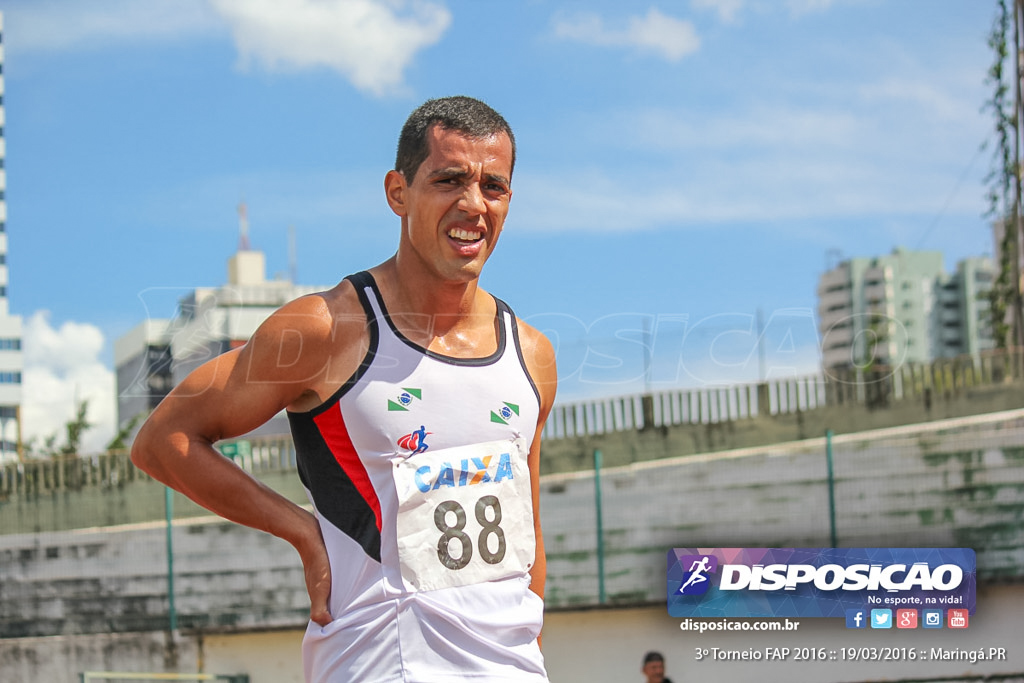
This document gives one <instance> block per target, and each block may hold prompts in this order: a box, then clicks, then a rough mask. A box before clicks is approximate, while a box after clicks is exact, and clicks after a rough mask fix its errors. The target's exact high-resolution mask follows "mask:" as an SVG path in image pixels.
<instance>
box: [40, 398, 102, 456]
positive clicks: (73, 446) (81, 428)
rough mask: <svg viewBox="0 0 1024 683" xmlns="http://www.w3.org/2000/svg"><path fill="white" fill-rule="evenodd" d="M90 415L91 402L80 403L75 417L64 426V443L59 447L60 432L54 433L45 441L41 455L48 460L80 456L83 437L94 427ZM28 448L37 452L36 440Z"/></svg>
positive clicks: (41, 448)
mask: <svg viewBox="0 0 1024 683" xmlns="http://www.w3.org/2000/svg"><path fill="white" fill-rule="evenodd" d="M88 413H89V401H88V400H86V401H80V402H79V404H78V408H77V409H76V411H75V416H74V417H73V418H71V419H70V420H68V421H67V422H66V423H65V424H64V443H63V444H61V445H60V446H58V445H57V435H58V432H54V433H53V434H50V435H49V436H47V437H46V438H44V439H43V444H42V446H41V447H40V449H39V454H40V455H42V456H44V457H48V458H56V457H62V456H71V455H75V456H77V455H79V454H80V453H81V452H82V435H83V434H85V432H86V431H87V430H89V429H91V428H92V427H93V424H92V423H91V422H89V419H88V417H87V416H88ZM26 447H27V450H30V451H32V450H35V440H34V439H32V440H30V441H29V442H28V443H27V444H26Z"/></svg>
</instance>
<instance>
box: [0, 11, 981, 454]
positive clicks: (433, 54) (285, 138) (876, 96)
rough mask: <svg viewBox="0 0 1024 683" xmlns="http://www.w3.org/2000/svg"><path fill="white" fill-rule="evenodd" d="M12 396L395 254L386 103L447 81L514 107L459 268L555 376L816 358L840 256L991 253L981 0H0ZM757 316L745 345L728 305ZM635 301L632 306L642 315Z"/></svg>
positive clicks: (728, 373) (68, 387)
mask: <svg viewBox="0 0 1024 683" xmlns="http://www.w3.org/2000/svg"><path fill="white" fill-rule="evenodd" d="M0 11H2V12H3V14H4V31H3V47H4V53H5V63H4V72H3V74H4V80H5V93H4V106H5V109H6V122H5V125H4V137H5V139H6V142H7V159H6V173H7V193H6V194H7V201H8V214H9V217H8V236H9V252H10V253H9V269H10V287H9V292H10V300H11V308H12V311H13V312H14V313H16V314H20V315H22V316H24V317H25V320H26V341H25V344H26V351H25V353H26V364H27V367H26V376H25V393H26V404H27V405H26V422H31V424H28V425H27V426H28V427H29V430H30V433H32V432H35V433H40V434H42V433H49V432H50V431H53V429H55V428H56V427H55V426H53V425H56V426H59V424H60V423H61V422H62V421H63V420H65V419H67V417H68V416H69V414H70V405H71V401H72V400H73V397H74V396H78V397H79V398H82V397H88V398H90V400H91V402H92V405H94V406H95V408H94V415H95V416H96V419H97V420H98V421H99V422H100V423H101V426H100V427H98V428H97V430H95V436H94V439H96V440H97V441H98V440H99V439H100V438H101V437H102V436H103V435H104V434H105V433H106V430H107V429H108V427H107V426H105V425H108V424H109V423H112V415H113V405H112V403H113V389H112V382H113V380H112V375H111V374H110V367H111V365H112V356H113V354H112V350H111V349H112V344H113V340H114V339H115V338H116V337H117V336H119V335H120V334H122V333H124V332H125V331H127V330H128V329H130V328H131V327H133V326H134V325H136V324H137V323H139V322H140V321H142V320H143V319H144V318H145V317H146V316H147V315H150V316H154V317H170V316H172V315H173V313H174V303H175V301H176V298H177V296H179V295H181V294H182V293H184V292H185V291H187V290H189V289H191V288H194V287H196V286H216V285H219V284H222V283H223V282H224V280H225V278H226V260H227V258H228V257H229V256H230V254H231V253H232V252H233V251H234V249H235V247H236V245H237V240H238V229H237V226H238V220H237V206H238V204H239V202H241V201H243V200H244V202H245V203H246V204H247V205H248V213H249V220H250V226H251V241H252V243H253V246H254V247H255V248H258V249H261V250H262V251H264V252H266V254H267V260H268V270H269V271H270V272H271V273H272V274H273V273H286V272H287V271H288V257H287V252H288V248H287V244H288V236H287V235H288V227H289V226H294V229H295V235H296V243H297V256H298V259H297V262H298V267H297V272H298V280H299V282H301V283H304V284H323V285H330V284H333V283H335V282H336V281H337V280H339V279H340V278H341V277H343V276H344V275H345V274H347V273H349V272H353V271H355V270H359V269H361V268H364V267H367V266H370V265H373V264H376V263H378V262H380V261H382V260H384V259H386V258H387V257H388V256H390V255H391V253H392V252H393V250H394V247H395V244H396V237H397V235H396V230H397V221H396V219H395V218H394V216H393V215H392V214H391V213H390V212H389V211H388V209H387V206H386V204H385V203H384V200H383V195H382V190H381V187H382V179H383V175H384V173H385V172H386V171H387V170H388V169H389V168H390V167H391V165H392V163H393V155H394V146H395V141H396V139H397V133H398V130H399V128H400V127H401V124H402V122H403V121H404V119H405V117H406V116H407V115H408V113H409V111H411V110H412V109H413V108H414V107H415V106H417V105H418V104H419V103H420V102H422V101H423V100H424V99H427V98H429V97H435V96H441V95H448V94H468V95H473V96H476V97H480V98H481V99H484V100H485V101H487V102H489V103H490V104H491V105H492V106H494V107H495V108H496V109H498V110H499V111H501V112H502V113H503V114H504V115H505V116H506V118H507V119H508V120H509V121H510V123H511V124H512V126H513V128H514V129H515V131H516V135H517V141H518V145H519V158H518V162H517V166H516V174H515V178H514V182H513V189H514V193H515V196H514V198H513V201H512V210H511V213H510V216H509V219H508V222H507V223H506V230H505V234H504V235H503V237H502V242H501V244H500V245H499V247H498V251H497V252H496V254H495V256H494V258H493V259H492V261H491V263H490V264H489V265H488V270H487V271H486V273H485V276H484V286H485V287H487V288H488V289H490V290H491V291H493V292H494V293H496V294H497V295H499V296H501V297H502V298H504V299H505V300H506V301H508V302H509V303H510V304H511V305H512V306H513V308H514V309H515V310H516V311H517V313H518V314H519V315H520V316H521V317H523V318H525V319H526V320H528V321H530V322H533V323H534V324H536V325H538V326H539V327H542V328H543V329H545V330H547V331H549V332H550V334H551V336H552V338H553V340H554V341H555V342H556V346H557V350H558V359H559V366H560V374H561V377H562V385H563V389H562V392H561V398H563V399H565V400H571V399H574V398H579V397H583V396H597V395H611V394H618V393H628V392H630V391H635V390H637V389H639V388H641V387H642V386H643V384H644V375H643V370H642V367H643V365H642V359H643V355H644V353H643V348H642V345H641V343H640V341H641V340H642V330H643V329H644V326H645V325H646V326H647V327H648V329H650V330H652V337H653V340H654V341H653V345H654V347H655V351H654V359H653V363H652V365H651V372H650V374H649V376H648V378H647V382H648V384H649V385H650V386H652V388H655V389H659V388H671V387H674V386H684V385H686V386H693V385H700V384H722V383H727V382H732V381H746V380H751V379H754V378H756V377H757V376H758V374H759V373H763V374H767V375H770V376H779V375H784V374H792V373H796V372H801V373H802V372H809V371H812V370H813V368H814V366H815V363H816V360H817V353H816V346H817V338H816V334H815V332H814V324H815V323H814V309H815V304H816V299H815V287H816V284H817V278H818V276H819V275H820V273H821V272H822V271H823V270H824V269H825V267H826V264H827V263H829V259H830V258H831V259H832V260H833V262H834V259H835V255H837V254H838V255H840V256H841V257H843V258H846V257H853V256H871V255H878V254H884V253H888V252H890V251H891V250H892V249H893V248H894V247H896V246H898V245H902V246H906V247H908V248H910V249H929V250H940V251H942V252H943V253H944V254H945V257H946V262H947V266H948V267H950V268H952V267H953V266H954V264H955V262H956V261H957V260H958V259H960V258H963V257H965V256H971V255H982V254H990V253H991V251H992V247H991V236H990V231H989V228H988V225H987V221H986V219H985V218H984V216H983V214H984V212H985V208H986V207H985V202H984V180H983V179H984V176H985V174H986V172H987V171H988V169H989V168H990V154H989V153H988V152H983V151H980V146H981V145H982V143H983V142H984V141H985V140H986V139H987V138H988V136H989V129H990V124H989V117H988V116H987V115H986V114H985V113H984V112H983V111H982V106H983V103H984V102H985V100H986V98H987V97H988V87H987V86H986V85H985V83H984V77H985V72H986V69H987V67H988V65H989V62H990V61H991V57H990V54H989V51H988V48H987V47H986V44H985V38H986V34H987V32H988V30H989V27H990V25H991V22H992V19H993V17H994V13H995V2H994V1H993V2H983V1H979V0H928V2H924V1H920V2H891V1H890V2H883V1H881V0H680V1H676V2H652V3H645V4H640V3H621V2H603V1H590V2H547V1H543V0H532V1H525V2H521V3H503V4H500V5H498V4H495V3H481V2H468V1H466V0H462V1H454V0H424V1H422V2H413V1H407V0H347V1H344V0H275V1H273V2H271V1H270V0H90V1H86V0H0ZM758 311H760V312H761V315H762V316H763V319H764V320H765V321H766V326H767V330H768V332H767V333H766V335H765V349H766V350H765V357H766V364H765V366H764V367H759V365H758V361H757V359H758V353H757V351H756V344H755V338H756V334H755V332H756V324H755V316H756V315H757V313H758ZM644 320H646V321H647V322H646V323H645V322H644Z"/></svg>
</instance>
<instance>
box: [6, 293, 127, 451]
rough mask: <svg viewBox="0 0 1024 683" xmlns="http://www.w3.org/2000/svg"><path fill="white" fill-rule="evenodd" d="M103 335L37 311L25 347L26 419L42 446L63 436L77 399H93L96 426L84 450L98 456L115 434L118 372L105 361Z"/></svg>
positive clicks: (87, 326) (60, 440)
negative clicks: (54, 322)
mask: <svg viewBox="0 0 1024 683" xmlns="http://www.w3.org/2000/svg"><path fill="white" fill-rule="evenodd" d="M103 344H104V340H103V333H102V332H100V330H99V329H98V328H97V327H95V326H94V325H90V324H88V323H76V322H65V323H63V324H62V325H61V326H60V327H59V328H54V327H53V326H52V325H51V324H50V318H49V312H48V311H37V312H35V313H33V314H32V316H31V317H29V319H28V321H27V322H26V324H25V330H24V340H23V344H22V348H23V350H24V351H23V353H24V361H25V369H24V372H23V373H22V391H23V394H22V421H23V428H24V431H25V433H24V438H25V439H26V440H29V439H32V438H35V439H36V441H37V444H41V443H42V441H43V440H44V439H45V438H47V437H48V436H50V435H51V434H54V433H56V434H57V444H58V445H59V444H61V443H63V441H64V425H65V423H67V421H68V420H70V419H72V418H73V417H74V416H75V410H76V404H75V401H76V400H77V401H88V402H89V412H88V419H89V421H90V422H91V423H92V424H93V425H94V426H93V427H92V428H91V429H89V430H88V431H86V432H85V434H84V436H83V439H82V441H83V450H84V451H85V452H86V453H95V452H97V451H100V450H102V449H103V447H104V446H105V445H106V444H107V443H108V442H109V441H110V439H111V438H112V437H113V435H114V424H115V422H116V417H115V414H116V408H115V399H114V391H115V389H114V384H115V383H114V373H113V372H112V371H111V370H110V369H109V368H107V367H106V366H105V365H104V364H103V362H102V361H101V360H100V358H99V355H100V352H101V351H102V350H103Z"/></svg>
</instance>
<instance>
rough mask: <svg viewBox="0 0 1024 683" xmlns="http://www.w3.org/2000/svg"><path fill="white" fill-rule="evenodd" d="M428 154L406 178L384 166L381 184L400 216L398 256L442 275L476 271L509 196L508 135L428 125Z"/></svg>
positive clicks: (458, 276) (467, 276)
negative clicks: (467, 133)
mask: <svg viewBox="0 0 1024 683" xmlns="http://www.w3.org/2000/svg"><path fill="white" fill-rule="evenodd" d="M427 139H428V142H429V144H430V154H429V155H428V156H427V158H426V159H425V160H424V161H423V163H422V164H420V167H419V168H418V169H417V170H416V177H414V178H413V179H412V181H411V182H410V181H409V180H408V179H407V178H405V177H404V176H403V175H402V174H401V173H398V172H397V171H391V172H389V173H388V175H387V177H386V178H385V181H384V185H385V190H386V192H387V197H388V203H389V204H390V205H391V209H392V211H394V212H395V213H396V214H398V215H399V216H401V218H402V237H401V240H400V243H399V257H400V259H402V260H403V261H405V263H406V264H408V259H409V258H412V259H415V260H416V261H418V262H419V263H420V264H422V265H423V266H425V267H426V269H427V270H428V271H429V272H431V273H432V274H433V275H435V276H438V277H440V278H441V279H443V280H448V281H457V282H468V281H471V280H473V279H475V278H478V277H479V276H480V271H481V269H482V268H483V265H484V263H485V262H486V261H487V259H488V257H490V255H491V252H492V251H494V246H495V244H497V242H498V236H499V235H500V234H501V228H502V226H503V225H504V224H505V216H506V215H507V214H508V204H509V200H510V199H511V198H512V187H511V181H512V142H511V141H510V140H509V139H508V136H507V135H505V134H504V133H502V134H499V135H493V136H490V137H486V138H470V137H466V136H465V135H463V134H461V133H458V132H455V131H450V130H445V129H443V128H441V127H440V126H437V125H434V126H432V127H431V129H430V130H429V131H428V136H427Z"/></svg>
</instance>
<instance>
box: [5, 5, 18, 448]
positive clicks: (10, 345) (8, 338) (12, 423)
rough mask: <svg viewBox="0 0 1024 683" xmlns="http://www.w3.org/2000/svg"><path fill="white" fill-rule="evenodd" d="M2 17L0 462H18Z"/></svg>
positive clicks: (15, 324)
mask: <svg viewBox="0 0 1024 683" xmlns="http://www.w3.org/2000/svg"><path fill="white" fill-rule="evenodd" d="M3 48H4V46H3V15H2V14H0V462H4V461H6V460H15V459H17V458H18V447H19V443H20V441H21V417H20V416H21V374H22V369H23V367H24V365H23V360H22V355H21V316H18V315H11V314H10V311H9V301H8V295H9V294H8V277H7V198H6V192H7V172H6V170H5V168H4V166H5V164H4V162H5V160H6V157H7V147H6V142H5V139H4V123H5V120H6V117H5V115H4V101H3V98H4V75H3V66H4V53H3Z"/></svg>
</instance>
